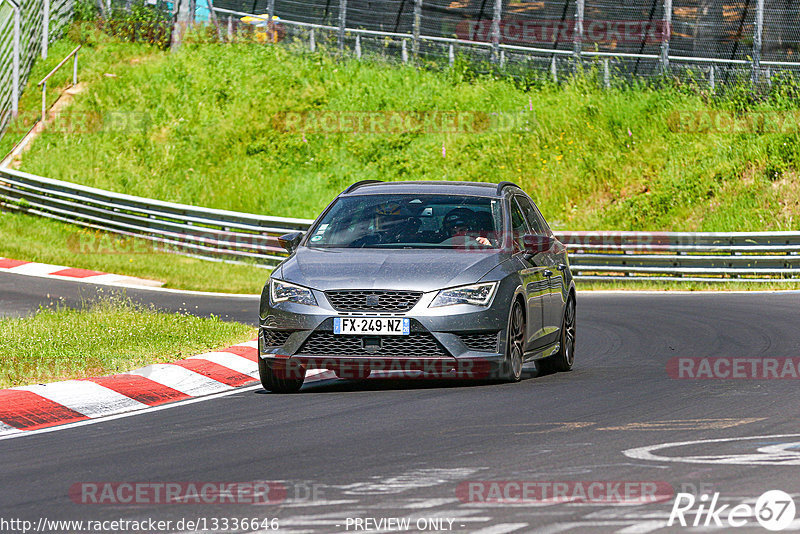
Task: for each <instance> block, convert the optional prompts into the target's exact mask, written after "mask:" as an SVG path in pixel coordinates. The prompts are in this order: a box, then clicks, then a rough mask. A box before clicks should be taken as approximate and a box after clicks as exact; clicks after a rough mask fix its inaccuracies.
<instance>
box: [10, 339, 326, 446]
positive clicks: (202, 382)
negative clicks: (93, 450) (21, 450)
mask: <svg viewBox="0 0 800 534" xmlns="http://www.w3.org/2000/svg"><path fill="white" fill-rule="evenodd" d="M257 343H258V342H257V341H255V340H253V341H248V342H246V343H241V344H239V345H234V346H232V347H228V348H226V349H222V350H220V351H215V352H206V353H204V354H198V355H196V356H191V357H190V358H187V359H185V360H180V361H177V362H173V363H165V364H155V365H148V366H147V367H142V368H141V369H137V370H135V371H131V372H128V373H121V374H116V375H111V376H101V377H96V378H86V379H80V380H66V381H63V382H54V383H51V384H37V385H33V386H20V387H15V388H11V389H0V437H4V436H8V435H12V434H24V433H26V432H31V431H35V430H41V429H44V428H48V427H53V426H57V425H66V424H69V423H77V422H81V421H87V420H90V419H97V418H101V417H108V416H112V415H117V414H123V413H129V412H137V411H141V410H145V409H148V408H151V407H154V406H159V405H163V404H167V403H170V402H178V401H185V400H187V399H191V398H195V397H203V396H207V395H213V394H218V393H221V392H224V391H230V390H233V389H236V388H239V387H243V386H250V385H254V384H256V383H257V382H258V344H257ZM332 378H335V375H334V374H333V373H332V372H330V371H326V370H310V371H309V372H308V375H307V377H306V381H308V382H315V381H319V380H328V379H332Z"/></svg>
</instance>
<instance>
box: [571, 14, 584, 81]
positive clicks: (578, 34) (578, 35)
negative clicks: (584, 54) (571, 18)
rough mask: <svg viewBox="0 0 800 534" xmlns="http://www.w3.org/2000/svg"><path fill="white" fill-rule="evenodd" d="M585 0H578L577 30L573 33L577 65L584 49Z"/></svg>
mask: <svg viewBox="0 0 800 534" xmlns="http://www.w3.org/2000/svg"><path fill="white" fill-rule="evenodd" d="M584 4H585V0H578V2H577V5H576V6H575V31H574V32H573V34H572V50H573V52H574V54H575V65H576V66H577V65H578V64H579V63H580V62H581V50H582V49H583V12H584Z"/></svg>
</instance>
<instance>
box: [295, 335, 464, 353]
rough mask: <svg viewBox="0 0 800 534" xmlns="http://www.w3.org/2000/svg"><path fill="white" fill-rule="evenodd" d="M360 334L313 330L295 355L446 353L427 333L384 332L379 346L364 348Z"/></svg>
mask: <svg viewBox="0 0 800 534" xmlns="http://www.w3.org/2000/svg"><path fill="white" fill-rule="evenodd" d="M362 339H363V337H362V336H348V335H337V334H332V333H330V332H314V333H313V334H311V335H310V336H308V339H306V341H305V343H303V346H302V347H300V350H299V351H297V354H296V356H351V357H355V356H372V357H378V358H380V357H406V358H432V357H436V358H444V357H448V356H449V354H448V353H447V351H445V350H444V349H443V348H442V346H441V345H439V343H438V342H437V341H436V339H435V338H434V337H433V336H432V335H431V334H428V333H411V334H410V335H407V336H384V337H383V338H382V342H381V348H380V349H378V350H377V351H375V352H367V351H366V350H365V349H364V346H363V344H362Z"/></svg>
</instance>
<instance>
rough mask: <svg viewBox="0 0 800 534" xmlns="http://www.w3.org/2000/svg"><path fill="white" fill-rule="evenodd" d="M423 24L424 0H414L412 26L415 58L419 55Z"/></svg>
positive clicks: (412, 51)
mask: <svg viewBox="0 0 800 534" xmlns="http://www.w3.org/2000/svg"><path fill="white" fill-rule="evenodd" d="M421 24H422V0H414V27H413V28H412V31H411V33H412V41H411V53H412V54H413V55H414V59H417V55H419V30H420V25H421Z"/></svg>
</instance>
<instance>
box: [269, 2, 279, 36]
mask: <svg viewBox="0 0 800 534" xmlns="http://www.w3.org/2000/svg"><path fill="white" fill-rule="evenodd" d="M274 16H275V0H267V39H269V40H270V41H271V42H277V41H276V40H275V36H274V33H275V27H274V26H273V25H272V17H274Z"/></svg>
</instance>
